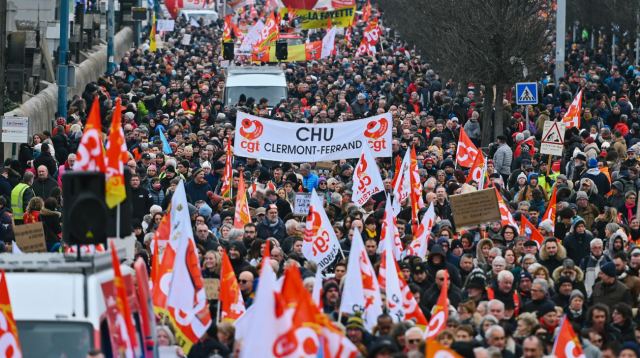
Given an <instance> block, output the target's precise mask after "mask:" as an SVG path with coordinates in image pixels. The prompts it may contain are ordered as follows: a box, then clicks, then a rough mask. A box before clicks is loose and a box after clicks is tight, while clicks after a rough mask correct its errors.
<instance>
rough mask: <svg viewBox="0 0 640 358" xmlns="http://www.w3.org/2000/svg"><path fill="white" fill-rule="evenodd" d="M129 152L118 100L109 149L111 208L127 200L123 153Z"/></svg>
mask: <svg viewBox="0 0 640 358" xmlns="http://www.w3.org/2000/svg"><path fill="white" fill-rule="evenodd" d="M126 152H127V145H126V143H125V140H124V131H123V130H122V105H121V103H120V98H116V107H115V109H114V110H113V117H112V119H111V128H110V129H109V146H108V147H107V173H106V180H107V183H106V187H105V189H106V193H105V199H106V202H107V206H108V207H109V208H111V209H112V208H114V207H115V206H116V205H118V204H120V203H121V202H123V201H124V200H125V199H126V198H127V192H126V190H125V183H124V168H123V162H122V159H123V153H126Z"/></svg>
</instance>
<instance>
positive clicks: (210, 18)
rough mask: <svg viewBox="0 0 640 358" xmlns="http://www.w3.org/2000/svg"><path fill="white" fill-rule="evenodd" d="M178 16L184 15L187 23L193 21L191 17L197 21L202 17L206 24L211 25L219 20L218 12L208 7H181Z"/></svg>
mask: <svg viewBox="0 0 640 358" xmlns="http://www.w3.org/2000/svg"><path fill="white" fill-rule="evenodd" d="M178 16H183V17H184V18H185V19H186V20H187V23H191V19H194V20H196V21H198V20H200V18H202V19H203V20H204V24H205V25H211V24H213V23H215V22H216V21H218V18H219V16H218V13H217V12H216V11H215V10H208V9H180V12H179V13H178Z"/></svg>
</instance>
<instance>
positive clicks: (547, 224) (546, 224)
mask: <svg viewBox="0 0 640 358" xmlns="http://www.w3.org/2000/svg"><path fill="white" fill-rule="evenodd" d="M538 228H539V229H544V230H545V231H546V232H553V222H552V221H551V220H549V219H546V220H542V222H541V223H540V225H538Z"/></svg>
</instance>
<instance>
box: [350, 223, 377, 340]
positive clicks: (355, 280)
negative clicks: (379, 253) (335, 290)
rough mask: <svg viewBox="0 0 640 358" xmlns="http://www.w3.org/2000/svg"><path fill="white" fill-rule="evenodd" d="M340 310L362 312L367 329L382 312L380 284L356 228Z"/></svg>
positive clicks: (373, 325)
mask: <svg viewBox="0 0 640 358" xmlns="http://www.w3.org/2000/svg"><path fill="white" fill-rule="evenodd" d="M340 311H341V312H344V313H347V314H354V313H356V312H363V313H364V314H363V315H362V318H363V319H364V323H365V327H366V328H367V330H369V331H371V330H372V329H373V327H375V325H376V324H377V319H378V316H379V315H381V314H382V298H381V297H380V285H379V284H378V278H377V277H376V273H375V271H374V270H373V266H371V262H370V261H369V256H367V252H366V251H365V249H364V243H363V242H362V236H360V232H359V231H358V229H354V230H353V239H352V240H351V252H349V262H348V263H347V274H346V277H345V282H344V288H343V291H342V301H341V303H340Z"/></svg>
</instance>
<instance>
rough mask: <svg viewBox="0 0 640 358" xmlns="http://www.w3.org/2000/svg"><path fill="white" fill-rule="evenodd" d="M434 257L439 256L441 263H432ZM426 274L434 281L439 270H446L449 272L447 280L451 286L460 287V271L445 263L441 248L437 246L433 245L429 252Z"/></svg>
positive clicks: (445, 259)
mask: <svg viewBox="0 0 640 358" xmlns="http://www.w3.org/2000/svg"><path fill="white" fill-rule="evenodd" d="M436 255H440V256H441V257H442V262H441V263H440V264H438V265H436V264H434V263H433V257H434V256H436ZM427 262H428V265H427V272H428V274H429V278H431V279H435V277H436V273H437V272H438V271H439V270H445V269H446V270H447V271H448V272H449V279H450V280H451V283H452V285H454V286H456V287H459V288H460V287H462V278H461V277H460V271H458V268H457V267H456V266H455V265H454V264H452V263H450V262H448V261H447V255H445V253H444V250H443V249H442V246H440V245H439V244H435V245H433V247H432V248H431V250H430V251H429V257H428V258H427Z"/></svg>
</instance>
